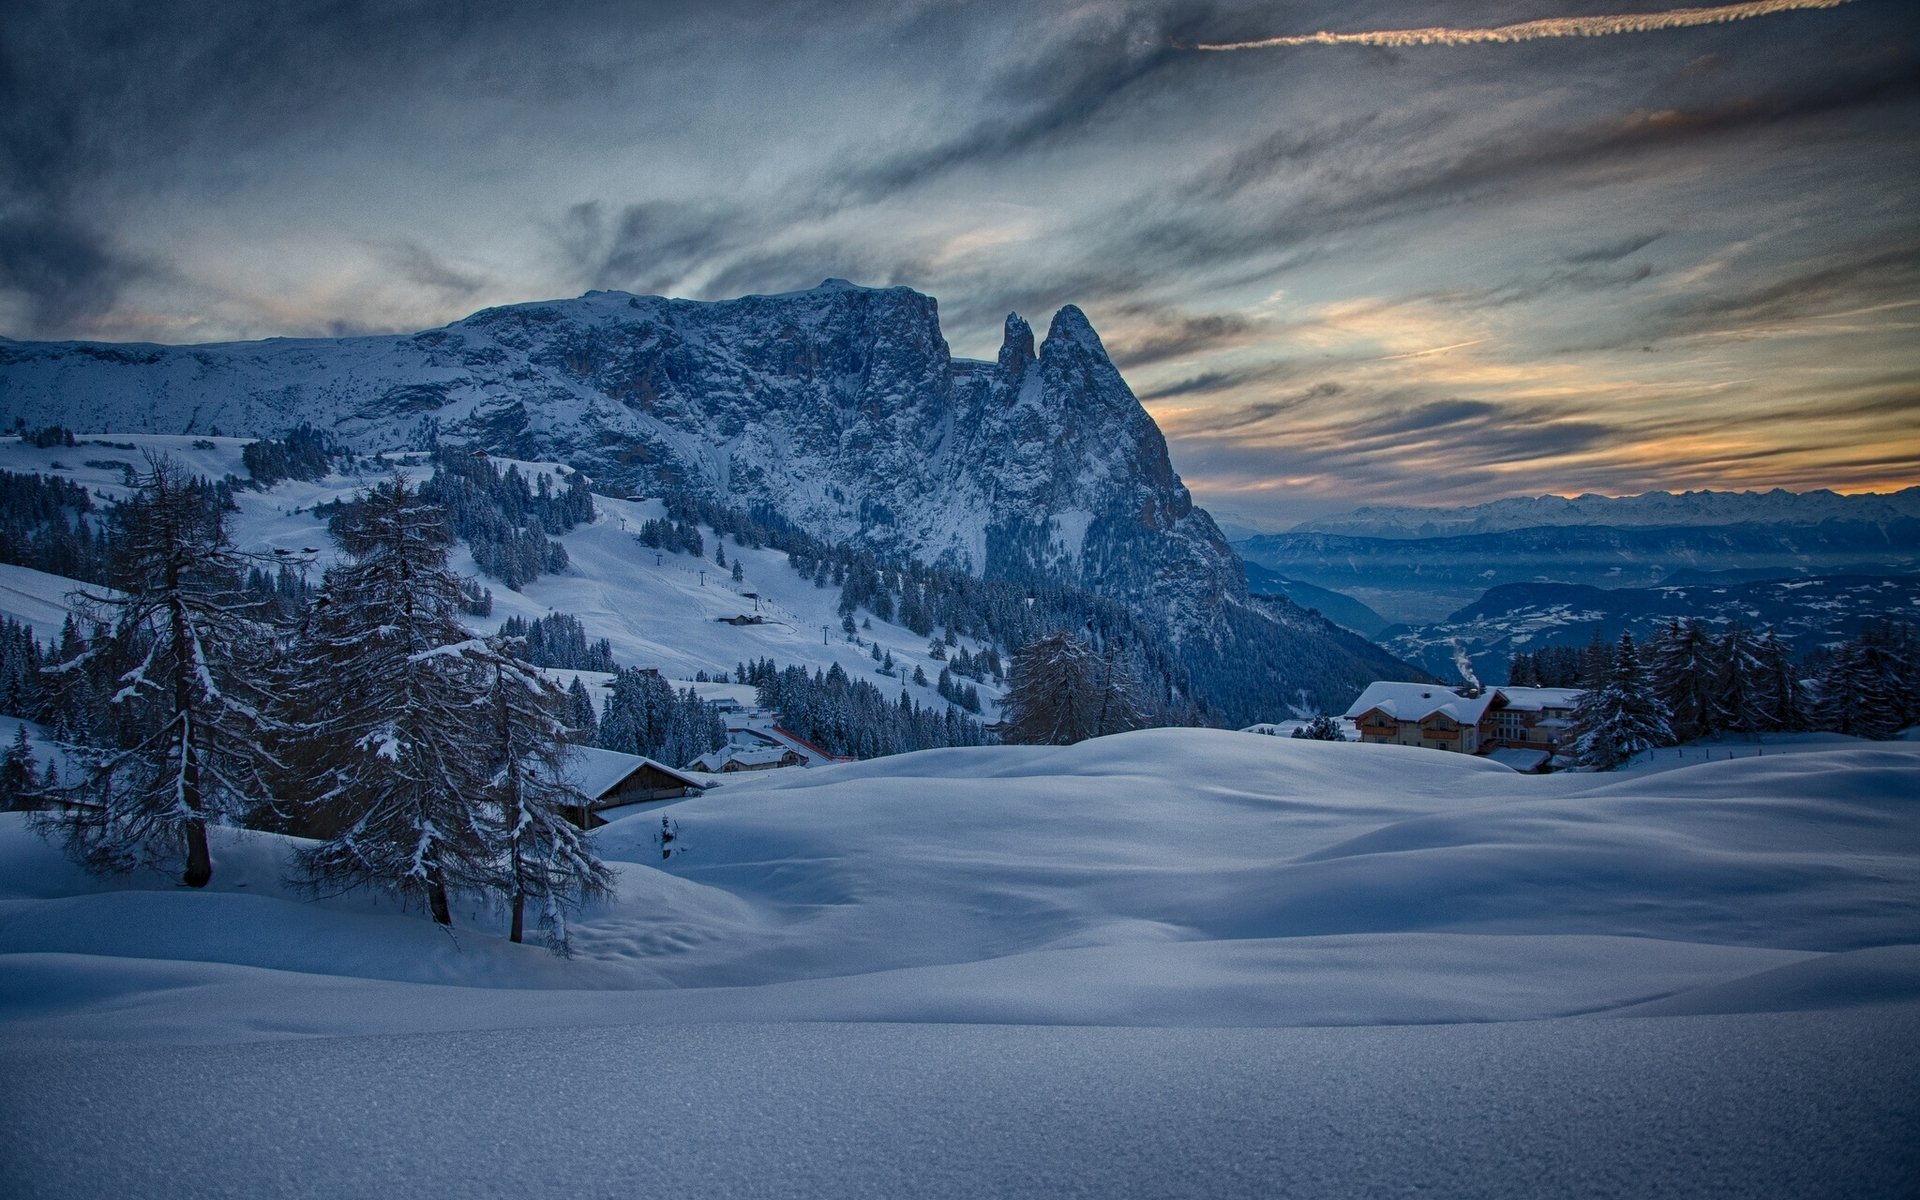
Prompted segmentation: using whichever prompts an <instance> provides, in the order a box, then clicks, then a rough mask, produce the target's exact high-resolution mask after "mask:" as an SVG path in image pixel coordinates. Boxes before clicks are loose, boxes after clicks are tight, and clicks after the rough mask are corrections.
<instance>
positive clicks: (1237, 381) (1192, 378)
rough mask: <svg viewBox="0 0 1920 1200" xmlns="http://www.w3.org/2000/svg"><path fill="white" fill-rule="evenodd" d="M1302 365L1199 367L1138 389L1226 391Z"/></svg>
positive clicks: (1292, 373) (1162, 395)
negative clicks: (1182, 376) (1193, 372)
mask: <svg viewBox="0 0 1920 1200" xmlns="http://www.w3.org/2000/svg"><path fill="white" fill-rule="evenodd" d="M1301 370H1302V367H1301V366H1300V364H1299V363H1297V362H1294V361H1292V360H1287V361H1283V362H1276V363H1261V364H1259V365H1257V366H1251V367H1236V368H1233V369H1231V370H1221V371H1203V372H1201V373H1200V374H1198V375H1189V376H1187V377H1186V378H1185V379H1179V380H1175V381H1174V382H1172V383H1168V384H1162V385H1160V386H1158V387H1154V388H1149V389H1148V390H1146V391H1144V392H1142V393H1140V399H1142V400H1170V399H1173V398H1174V397H1176V396H1204V395H1209V394H1212V393H1216V392H1230V391H1235V390H1237V389H1240V388H1243V387H1247V386H1248V385H1250V384H1256V383H1273V382H1278V381H1281V380H1285V379H1290V378H1296V377H1298V376H1299V374H1300V373H1301ZM1318 387H1319V388H1330V389H1332V391H1329V392H1327V393H1325V394H1327V395H1338V394H1339V391H1340V385H1339V384H1337V383H1331V382H1329V383H1323V384H1320V385H1318Z"/></svg>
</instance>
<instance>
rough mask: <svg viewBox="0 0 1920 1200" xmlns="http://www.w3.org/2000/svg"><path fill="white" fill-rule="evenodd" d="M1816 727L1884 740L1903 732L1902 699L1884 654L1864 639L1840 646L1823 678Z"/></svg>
mask: <svg viewBox="0 0 1920 1200" xmlns="http://www.w3.org/2000/svg"><path fill="white" fill-rule="evenodd" d="M1813 721H1814V725H1815V727H1816V728H1819V729H1824V730H1827V731H1829V732H1832V733H1845V734H1851V735H1853V736H1854V737H1863V738H1872V739H1874V740H1875V741H1885V740H1887V739H1889V738H1891V737H1893V736H1894V735H1895V734H1896V733H1898V732H1899V731H1900V717H1899V698H1898V692H1897V689H1896V687H1895V686H1894V682H1893V679H1892V676H1891V673H1890V671H1889V670H1888V663H1887V661H1886V658H1885V657H1884V656H1883V655H1882V653H1881V652H1880V651H1879V650H1878V649H1877V648H1876V647H1874V646H1873V645H1872V644H1870V643H1868V642H1866V641H1864V640H1856V641H1851V642H1848V643H1846V644H1845V645H1843V646H1841V647H1840V649H1839V651H1838V652H1836V653H1835V654H1834V656H1833V658H1832V660H1831V661H1829V662H1828V664H1827V669H1826V670H1825V671H1823V672H1821V675H1820V697H1819V699H1818V700H1817V701H1816V702H1815V704H1814V711H1813Z"/></svg>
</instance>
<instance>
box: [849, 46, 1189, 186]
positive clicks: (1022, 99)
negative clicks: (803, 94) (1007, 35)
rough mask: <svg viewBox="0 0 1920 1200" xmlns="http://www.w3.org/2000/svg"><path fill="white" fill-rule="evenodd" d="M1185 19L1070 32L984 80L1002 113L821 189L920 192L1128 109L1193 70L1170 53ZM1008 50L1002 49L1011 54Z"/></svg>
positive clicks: (1182, 55) (857, 168)
mask: <svg viewBox="0 0 1920 1200" xmlns="http://www.w3.org/2000/svg"><path fill="white" fill-rule="evenodd" d="M1197 19H1198V18H1197V16H1196V15H1195V13H1193V12H1190V11H1189V12H1175V13H1171V14H1168V13H1153V12H1143V13H1142V14H1140V17H1139V19H1138V20H1133V21H1125V22H1122V23H1121V24H1120V25H1119V26H1117V27H1113V26H1101V27H1098V28H1096V29H1094V30H1093V31H1091V32H1088V33H1074V34H1072V35H1069V36H1067V37H1066V38H1064V39H1063V40H1062V41H1060V42H1058V43H1056V44H1054V45H1051V46H1048V47H1046V48H1045V49H1044V50H1043V52H1042V53H1040V54H1039V55H1037V56H1036V57H1034V58H1032V59H1029V60H1027V61H1024V62H1019V63H1017V64H1016V65H1014V66H1013V67H1011V68H1009V69H1005V70H1003V71H1001V72H999V73H998V74H997V76H995V77H991V78H989V80H988V81H987V83H986V86H985V87H984V88H982V89H981V91H982V94H983V95H984V96H985V97H987V98H988V99H987V102H988V103H989V104H994V103H996V102H998V103H1009V104H1010V105H1011V109H1012V111H1010V112H1005V113H996V114H994V115H990V116H986V117H984V118H982V119H979V120H976V121H973V122H972V123H970V124H969V125H968V126H967V127H966V128H964V129H962V130H960V131H959V132H957V133H954V134H951V135H947V136H944V137H939V138H937V139H936V140H934V141H932V142H930V143H928V144H926V145H923V146H916V147H913V148H911V149H906V150H900V151H896V152H894V153H891V154H887V155H885V156H882V157H877V158H872V159H867V160H862V161H854V162H849V163H844V164H839V165H836V167H835V168H834V169H832V170H831V171H830V172H829V173H828V177H827V179H826V180H824V181H823V183H822V190H823V193H824V194H827V195H830V196H832V197H834V198H835V201H836V202H837V203H839V204H848V203H854V204H858V203H871V202H874V201H877V200H880V199H882V198H885V197H887V196H891V195H893V194H896V193H899V192H903V191H908V190H911V189H914V188H918V187H923V186H925V185H927V184H929V183H931V182H933V181H935V180H937V179H939V178H940V177H941V176H943V175H945V174H947V173H949V172H951V171H954V170H956V169H958V168H961V167H969V166H980V165H992V164H997V163H1004V162H1007V161H1008V160H1011V159H1014V158H1017V157H1020V156H1022V155H1026V154H1030V153H1032V152H1034V151H1036V150H1039V149H1042V148H1045V147H1047V146H1049V145H1052V144H1054V143H1055V142H1056V141H1057V140H1058V139H1060V138H1061V137H1063V136H1065V135H1069V134H1076V133H1079V132H1080V131H1082V130H1084V129H1085V128H1086V127H1087V126H1089V125H1091V124H1093V123H1094V122H1096V121H1098V120H1100V119H1101V118H1103V117H1107V116H1110V115H1111V114H1112V113H1113V112H1114V110H1115V109H1116V108H1118V107H1120V106H1121V104H1122V103H1123V102H1125V101H1137V100H1138V99H1139V98H1140V97H1141V96H1142V95H1143V94H1144V93H1146V92H1148V91H1150V90H1152V89H1153V88H1155V87H1160V86H1166V82H1165V79H1164V77H1165V76H1169V75H1177V74H1181V73H1184V72H1191V71H1193V70H1194V69H1196V68H1197V67H1198V66H1199V65H1200V64H1197V63H1195V62H1194V60H1193V56H1192V54H1190V53H1189V52H1187V51H1184V50H1179V49H1176V48H1175V47H1174V45H1173V42H1174V41H1175V40H1176V38H1177V36H1178V34H1179V32H1180V31H1182V30H1185V29H1188V28H1190V27H1192V26H1193V25H1194V24H1195V22H1196V20H1197ZM1011 46H1012V44H1011V43H1009V44H1008V47H1007V48H1009V49H1010V48H1011Z"/></svg>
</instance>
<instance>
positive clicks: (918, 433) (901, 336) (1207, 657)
mask: <svg viewBox="0 0 1920 1200" xmlns="http://www.w3.org/2000/svg"><path fill="white" fill-rule="evenodd" d="M0 414H4V416H5V417H6V418H9V419H14V418H17V419H22V420H25V421H26V422H27V423H28V424H30V425H33V426H36V427H37V426H42V425H47V424H61V425H66V426H69V427H73V428H76V429H82V430H99V429H117V430H123V431H133V432H153V433H174V434H213V433H215V432H225V433H229V434H236V433H247V434H265V433H272V432H277V431H280V430H284V429H286V428H288V427H290V426H292V425H294V424H296V423H299V422H311V423H312V424H314V425H316V426H319V427H320V428H322V429H324V430H327V431H329V432H331V433H333V434H334V435H335V436H337V437H339V438H340V439H341V440H342V441H344V442H345V443H347V444H348V445H350V446H353V447H354V448H356V449H359V450H362V451H373V450H379V449H385V448H394V447H422V446H426V445H430V444H433V443H435V442H439V441H446V442H455V443H470V444H473V445H475V446H478V447H481V448H484V449H486V450H488V451H491V452H494V453H496V454H504V455H509V456H512V457H515V458H521V459H531V460H540V461H555V462H562V463H566V464H568V465H570V466H572V467H575V468H578V469H581V470H584V471H586V472H587V473H588V474H589V475H590V476H591V477H592V479H593V480H594V486H595V490H597V491H600V492H611V493H616V494H625V495H635V496H639V495H663V494H681V495H689V496H693V497H698V498H701V499H706V500H711V501H715V502H718V503H720V504H723V505H725V506H727V507H730V508H735V509H739V510H743V511H748V512H752V513H753V514H755V515H756V517H758V518H760V519H762V520H777V521H778V522H781V523H784V524H787V525H789V526H792V527H797V528H799V529H802V530H805V531H807V532H808V533H811V534H813V535H814V536H816V537H820V538H824V539H828V540H831V541H837V542H845V543H852V544H857V545H862V546H866V547H869V548H871V549H873V550H875V551H877V552H880V553H882V554H885V555H890V556H896V557H903V558H904V557H911V558H917V559H920V560H922V561H925V562H929V563H936V564H945V565H949V566H954V567H958V568H962V569H964V570H967V571H969V572H971V573H973V574H976V575H984V576H988V577H992V578H998V579H1008V580H1014V581H1017V582H1031V583H1032V584H1033V585H1036V586H1037V585H1040V584H1042V583H1046V582H1061V583H1067V584H1072V585H1075V586H1079V587H1084V588H1087V589H1089V590H1092V591H1096V592H1099V593H1102V594H1105V595H1108V596H1112V597H1115V598H1119V599H1123V600H1124V601H1125V602H1127V603H1128V604H1129V605H1130V606H1132V607H1134V608H1135V609H1136V611H1138V612H1140V613H1141V614H1142V615H1144V616H1147V617H1148V618H1149V619H1150V620H1151V621H1152V622H1153V623H1154V624H1156V625H1157V626H1159V627H1160V628H1162V629H1164V630H1165V631H1166V636H1167V638H1168V640H1169V641H1170V642H1171V643H1172V644H1174V645H1175V646H1177V647H1179V649H1180V652H1181V654H1182V657H1183V659H1184V660H1185V661H1186V662H1187V663H1188V665H1189V666H1190V667H1191V669H1192V671H1193V674H1194V678H1195V681H1196V687H1197V688H1198V689H1199V690H1200V691H1202V692H1203V693H1204V694H1205V695H1206V696H1207V697H1208V698H1209V699H1211V700H1212V701H1213V702H1214V703H1215V704H1217V705H1218V706H1220V707H1221V708H1222V709H1223V710H1224V711H1225V712H1226V713H1227V714H1228V716H1229V719H1232V720H1236V721H1239V720H1243V719H1260V718H1263V717H1271V716H1274V715H1279V713H1280V712H1281V711H1284V708H1285V707H1292V708H1299V707H1308V708H1331V707H1335V706H1337V705H1340V704H1342V703H1344V701H1345V700H1346V699H1347V698H1349V697H1350V696H1351V695H1352V694H1353V693H1355V692H1357V691H1358V690H1359V688H1360V687H1361V686H1363V685H1364V684H1365V683H1366V682H1367V681H1368V680H1369V679H1371V678H1374V677H1377V676H1380V675H1384V674H1393V673H1403V672H1404V671H1405V670H1406V668H1405V666H1404V664H1400V663H1397V662H1395V661H1394V660H1393V659H1391V658H1390V657H1389V656H1387V655H1385V654H1383V653H1381V652H1380V651H1379V650H1378V649H1377V648H1375V647H1372V646H1370V645H1368V644H1367V643H1366V642H1365V641H1364V640H1362V639H1359V638H1355V637H1353V636H1352V635H1351V634H1348V633H1346V632H1345V631H1343V630H1340V629H1339V628H1337V627H1336V626H1334V625H1333V624H1331V623H1330V622H1328V621H1326V620H1325V619H1323V618H1321V617H1318V616H1315V615H1313V614H1310V613H1307V612H1306V611H1305V610H1303V609H1301V608H1300V607H1299V606H1298V605H1295V604H1293V603H1291V602H1290V601H1287V600H1285V599H1284V598H1278V597H1272V598H1255V597H1252V596H1250V595H1249V593H1248V590H1247V586H1246V581H1245V577H1244V574H1243V572H1242V569H1241V566H1240V563H1239V561H1238V559H1237V557H1236V556H1235V555H1234V554H1233V552H1232V551H1231V550H1230V549H1229V548H1228V546H1227V544H1226V542H1225V541H1224V539H1223V538H1222V537H1221V536H1220V533H1219V530H1218V529H1217V528H1216V527H1215V526H1214V523H1213V521H1212V519H1211V518H1210V517H1208V515H1207V514H1206V513H1205V512H1204V511H1203V510H1201V509H1198V508H1196V507H1195V506H1194V505H1193V501H1192V498H1191V497H1190V496H1189V494H1188V492H1187V489H1186V488H1185V486H1184V485H1182V484H1181V482H1180V479H1179V477H1178V476H1177V475H1176V474H1175V473H1174V471H1173V467H1172V464H1171V462H1170V461H1169V460H1168V457H1167V451H1166V442H1165V439H1164V438H1163V437H1162V436H1161V434H1160V431H1159V429H1158V428H1157V427H1156V426H1155V425H1154V423H1153V420H1152V418H1151V417H1149V416H1148V415H1147V413H1146V411H1145V410H1144V409H1143V408H1142V407H1141V406H1140V403H1139V401H1138V400H1136V399H1135V398H1134V395H1133V393H1132V391H1131V390H1130V389H1129V388H1128V387H1127V384H1126V382H1125V381H1124V380H1123V379H1122V378H1121V376H1120V373H1119V372H1118V370H1116V369H1115V367H1114V366H1113V364H1112V362H1111V361H1110V360H1109V359H1108V357H1107V354H1106V351H1105V348H1104V347H1103V346H1102V345H1101V342H1100V339H1099V336H1098V335H1097V334H1096V333H1095V332H1094V330H1093V328H1092V326H1091V325H1090V324H1089V323H1088V321H1087V319H1086V317H1085V315H1084V314H1082V313H1081V311H1080V310H1079V309H1077V308H1074V307H1072V306H1068V307H1065V308H1062V309H1061V310H1060V311H1059V312H1058V313H1057V314H1055V316H1054V318H1053V321H1052V323H1051V325H1050V327H1049V329H1048V332H1047V336H1046V338H1045V339H1044V341H1042V342H1041V343H1040V344H1039V345H1038V346H1036V345H1035V339H1034V335H1033V331H1032V329H1031V328H1030V327H1029V326H1028V324H1027V323H1026V322H1025V321H1024V320H1022V319H1021V318H1020V317H1019V316H1017V315H1010V316H1009V317H1008V318H1007V322H1006V327H1005V335H1004V341H1003V344H1002V346H1001V349H1000V352H999V355H998V356H997V359H996V360H995V361H993V362H978V361H970V360H964V359H954V358H953V357H952V356H951V354H950V353H949V351H948V347H947V343H946V341H945V339H944V337H942V335H941V332H940V325H939V317H938V311H937V305H936V304H935V302H934V300H933V299H932V298H931V297H928V296H924V295H921V294H919V293H917V292H914V291H911V290H909V289H907V288H884V289H873V288H862V287H856V286H854V285H852V284H850V283H847V282H845V281H843V280H828V281H826V282H825V283H823V284H822V285H821V286H820V287H818V288H814V289H810V290H808V291H804V292H794V293H789V294H785V295H779V296H748V297H743V298H741V299H737V300H728V301H719V302H696V301H688V300H671V299H664V298H661V297H654V296H632V295H627V294H625V293H619V292H592V293H589V294H588V295H586V296H583V297H580V298H579V299H576V300H566V301H552V302H545V303H535V304H520V305H512V306H508V307H504V308H495V309H489V310H486V311H484V312H481V313H477V314H475V315H473V316H471V317H468V318H466V319H465V320H462V321H457V322H455V323H453V324H452V325H449V326H447V327H445V328H443V329H437V330H431V331H428V332H425V333H419V334H410V335H395V336H382V337H352V338H337V339H272V340H268V341H264V342H252V343H235V344H226V345H209V346H156V345H107V344H95V343H25V342H4V343H0ZM1276 705H1280V706H1283V707H1282V708H1279V709H1276Z"/></svg>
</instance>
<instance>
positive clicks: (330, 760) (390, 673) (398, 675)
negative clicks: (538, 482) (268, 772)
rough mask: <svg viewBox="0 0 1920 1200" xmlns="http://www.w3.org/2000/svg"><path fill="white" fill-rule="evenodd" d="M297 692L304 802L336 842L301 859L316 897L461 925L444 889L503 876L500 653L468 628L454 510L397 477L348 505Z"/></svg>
mask: <svg viewBox="0 0 1920 1200" xmlns="http://www.w3.org/2000/svg"><path fill="white" fill-rule="evenodd" d="M332 533H333V536H334V540H335V541H336V542H337V543H338V544H339V546H340V549H341V550H342V551H343V552H345V554H346V556H347V561H346V562H345V563H343V564H342V565H340V566H336V567H334V568H332V569H331V570H329V571H328V572H327V574H326V580H325V583H324V584H323V587H322V592H321V599H320V602H319V603H317V604H316V606H315V609H314V615H313V618H312V619H311V621H310V622H309V625H308V632H307V635H306V636H305V637H304V638H303V639H302V640H301V642H300V643H299V645H298V646H297V647H296V649H295V652H294V655H293V662H292V667H293V670H292V679H291V681H290V687H289V689H288V691H289V696H290V702H291V706H292V716H293V720H294V722H295V729H296V731H297V734H298V737H299V739H300V740H301V741H302V742H303V743H304V744H305V746H306V748H307V750H308V762H307V763H306V764H304V773H306V774H307V775H308V776H309V777H310V779H311V789H312V790H311V791H310V793H309V794H308V795H307V796H306V797H304V808H305V811H306V813H307V814H308V815H309V817H310V818H311V819H312V820H313V821H314V822H315V823H316V824H317V825H318V826H320V827H321V828H322V829H324V830H325V831H327V832H328V834H329V836H327V837H326V840H324V841H323V842H321V843H320V844H319V845H316V846H313V847H310V848H307V849H305V850H302V851H301V852H300V854H299V856H298V865H299V868H300V871H301V873H302V875H303V877H304V879H305V882H306V883H307V884H308V885H309V886H310V887H311V888H313V889H314V890H315V891H318V892H323V893H327V892H334V891H344V890H348V889H351V888H355V887H361V886H372V887H377V888H382V889H385V890H387V891H390V892H393V893H394V894H396V895H399V896H400V897H401V898H403V899H405V900H408V901H414V902H423V903H424V904H425V905H426V907H427V909H428V910H429V911H430V912H431V913H432V915H433V919H434V921H435V922H437V923H439V924H441V925H451V924H452V923H453V914H452V908H451V904H450V901H449V898H448V897H449V893H450V892H452V891H456V890H461V889H484V888H487V887H490V886H494V885H496V884H497V883H498V879H499V870H498V865H497V860H498V850H499V838H498V836H497V829H496V827H495V825H494V823H493V822H492V821H491V820H490V813H489V811H488V810H489V807H490V805H489V803H488V801H489V797H490V795H491V794H492V792H493V784H494V777H493V771H492V769H491V764H492V762H493V759H494V754H493V736H492V731H493V721H492V719H491V713H490V708H489V694H488V692H489V684H490V682H491V679H490V673H491V672H490V668H491V667H492V666H493V665H494V656H493V655H492V654H491V653H489V652H488V651H487V649H486V647H485V645H484V643H482V642H480V641H478V640H477V639H475V638H474V637H473V636H472V635H470V634H469V633H468V632H467V631H466V629H465V628H464V627H462V626H461V624H460V621H459V615H458V614H459V612H460V610H461V602H462V591H461V581H460V580H459V578H458V577H456V576H455V575H454V574H453V573H452V571H451V570H449V569H448V566H447V555H448V550H449V547H450V546H451V544H452V541H453V535H452V532H451V530H450V529H449V527H448V523H447V519H446V515H445V513H444V512H443V511H442V510H441V509H440V508H439V507H438V506H436V505H433V504H430V503H427V502H426V501H424V500H422V499H421V497H420V496H419V494H418V493H417V492H416V491H415V490H414V489H413V488H412V487H411V486H410V485H409V484H408V482H407V481H406V479H405V478H403V477H401V476H398V475H396V476H394V477H393V478H391V479H390V480H388V481H386V482H384V483H381V484H380V485H378V486H377V487H375V488H373V489H372V491H370V492H368V493H366V494H365V495H363V496H362V497H360V498H359V499H358V500H357V501H356V502H355V503H354V504H352V505H350V506H348V507H347V508H345V509H343V510H342V511H341V512H340V513H339V514H337V515H336V516H335V518H334V521H333V528H332Z"/></svg>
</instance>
